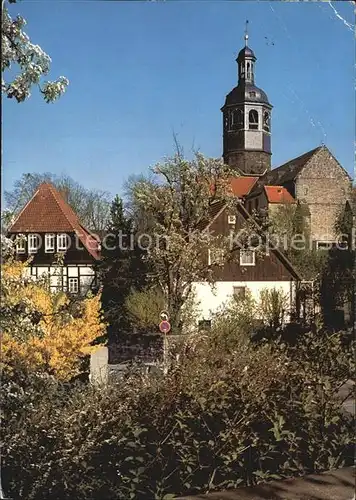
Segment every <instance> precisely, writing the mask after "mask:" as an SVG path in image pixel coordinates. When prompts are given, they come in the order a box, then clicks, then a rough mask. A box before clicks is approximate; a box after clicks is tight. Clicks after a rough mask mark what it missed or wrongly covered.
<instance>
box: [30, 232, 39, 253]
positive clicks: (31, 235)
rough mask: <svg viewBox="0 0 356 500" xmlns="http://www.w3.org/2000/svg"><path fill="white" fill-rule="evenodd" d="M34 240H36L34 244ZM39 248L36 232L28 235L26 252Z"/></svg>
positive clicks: (32, 251) (34, 251) (35, 250)
mask: <svg viewBox="0 0 356 500" xmlns="http://www.w3.org/2000/svg"><path fill="white" fill-rule="evenodd" d="M34 242H36V243H35V244H34ZM38 248H39V238H38V234H29V235H28V253H37V251H38Z"/></svg>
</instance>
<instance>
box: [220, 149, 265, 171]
mask: <svg viewBox="0 0 356 500" xmlns="http://www.w3.org/2000/svg"><path fill="white" fill-rule="evenodd" d="M224 162H225V163H226V164H227V165H229V166H231V167H232V168H235V169H237V170H240V171H241V172H243V173H244V174H247V175H249V174H252V175H262V174H263V173H264V172H265V171H266V170H271V155H270V154H269V153H265V152H264V151H234V152H231V153H227V154H226V155H225V156H224Z"/></svg>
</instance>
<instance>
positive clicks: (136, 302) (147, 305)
mask: <svg viewBox="0 0 356 500" xmlns="http://www.w3.org/2000/svg"><path fill="white" fill-rule="evenodd" d="M125 307H126V311H127V313H128V315H129V318H130V319H131V324H132V325H133V326H134V327H135V328H137V329H139V330H143V331H148V332H150V331H158V324H159V321H160V312H161V311H162V310H164V309H165V298H164V295H163V294H162V292H161V290H159V289H157V288H154V287H152V288H148V289H145V290H141V291H137V290H133V291H132V293H130V295H129V296H128V297H127V299H126V302H125Z"/></svg>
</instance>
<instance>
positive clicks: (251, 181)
mask: <svg viewBox="0 0 356 500" xmlns="http://www.w3.org/2000/svg"><path fill="white" fill-rule="evenodd" d="M257 181H258V177H245V176H241V177H234V178H232V179H231V188H232V192H233V194H234V195H235V196H237V197H238V198H243V197H244V196H247V195H248V194H249V192H250V191H251V189H252V188H253V186H254V185H255V184H256V182H257Z"/></svg>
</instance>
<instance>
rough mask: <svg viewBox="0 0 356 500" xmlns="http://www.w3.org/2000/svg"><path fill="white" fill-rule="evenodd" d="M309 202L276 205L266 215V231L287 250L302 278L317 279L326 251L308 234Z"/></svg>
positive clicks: (285, 251) (280, 246)
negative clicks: (313, 242) (267, 222)
mask: <svg viewBox="0 0 356 500" xmlns="http://www.w3.org/2000/svg"><path fill="white" fill-rule="evenodd" d="M309 215H310V213H309V209H308V206H307V205H305V204H303V203H301V202H298V203H297V204H295V205H283V206H280V207H278V208H277V209H276V210H274V211H273V213H272V214H271V215H270V217H269V222H270V224H269V226H268V229H267V230H268V232H269V234H270V235H271V238H272V241H273V238H274V237H275V236H276V240H277V242H278V244H279V248H281V250H282V251H283V252H284V253H285V254H286V256H287V257H288V258H289V260H290V261H291V262H292V264H293V265H294V266H295V268H296V270H297V271H298V272H299V274H300V275H301V276H302V278H303V279H304V280H311V281H312V280H316V279H318V277H319V275H320V273H321V271H322V269H323V266H324V263H325V253H323V252H319V251H318V250H317V249H316V248H314V247H313V245H312V241H311V238H310V227H309Z"/></svg>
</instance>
